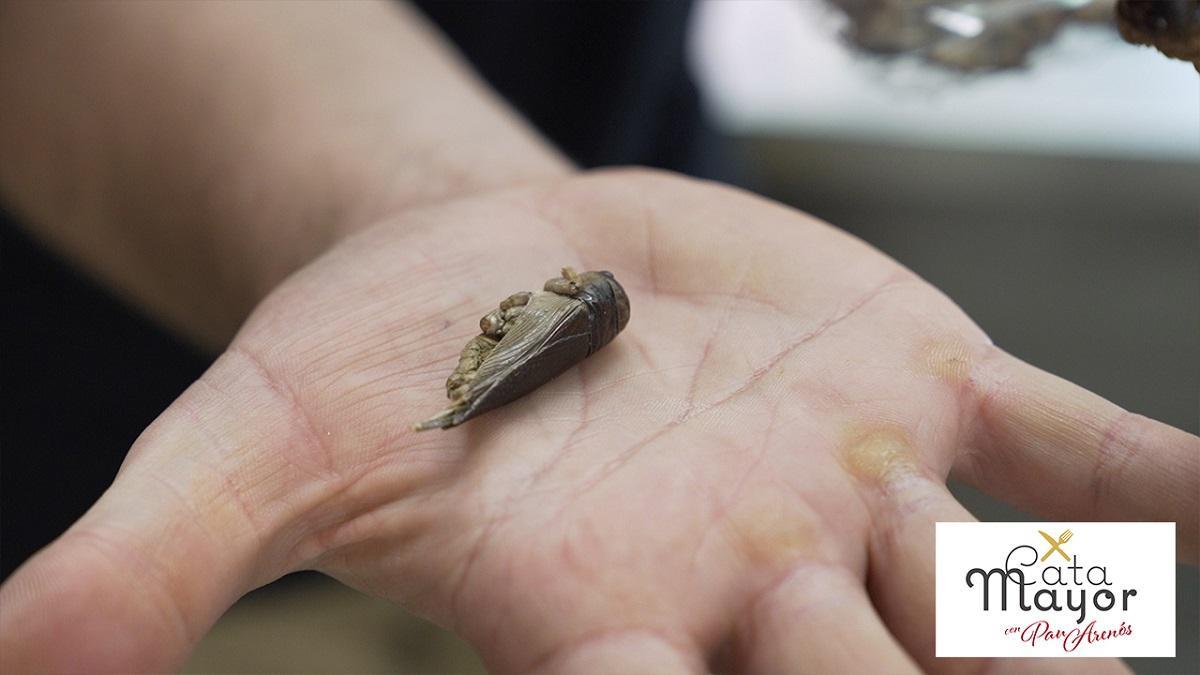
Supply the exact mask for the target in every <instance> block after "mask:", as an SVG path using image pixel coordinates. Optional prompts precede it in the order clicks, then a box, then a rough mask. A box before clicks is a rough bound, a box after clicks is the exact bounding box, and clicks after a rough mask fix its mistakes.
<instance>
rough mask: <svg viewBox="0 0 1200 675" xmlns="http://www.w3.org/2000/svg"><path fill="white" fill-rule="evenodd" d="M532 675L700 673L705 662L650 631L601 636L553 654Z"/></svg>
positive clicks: (694, 653) (688, 649)
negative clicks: (541, 674) (546, 674)
mask: <svg viewBox="0 0 1200 675" xmlns="http://www.w3.org/2000/svg"><path fill="white" fill-rule="evenodd" d="M530 672H531V673H534V674H540V673H555V674H559V673H561V674H563V675H574V674H576V673H577V674H578V675H591V674H592V673H612V674H613V675H624V674H626V673H628V674H633V673H661V674H662V675H672V674H674V673H680V674H683V673H702V672H706V669H705V668H704V661H703V660H702V658H701V657H700V655H699V653H698V652H697V651H696V650H695V649H694V648H692V647H685V646H682V645H676V644H673V643H672V642H670V641H668V640H667V639H666V638H664V637H662V636H659V635H655V634H653V633H649V632H642V631H630V632H624V631H622V632H615V633H611V632H610V633H602V634H600V635H599V636H597V637H594V638H591V639H588V640H585V641H583V642H581V643H579V644H577V645H572V646H571V647H569V648H567V649H565V650H563V651H562V652H561V653H557V654H553V655H551V657H550V658H548V659H546V660H545V661H544V662H542V663H540V664H538V665H537V666H535V667H534V668H533V669H532V670H531V671H530Z"/></svg>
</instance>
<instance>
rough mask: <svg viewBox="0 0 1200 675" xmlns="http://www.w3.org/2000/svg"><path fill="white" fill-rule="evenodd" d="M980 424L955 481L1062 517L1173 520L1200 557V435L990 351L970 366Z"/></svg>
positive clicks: (1185, 544) (1186, 555)
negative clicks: (1177, 427)
mask: <svg viewBox="0 0 1200 675" xmlns="http://www.w3.org/2000/svg"><path fill="white" fill-rule="evenodd" d="M970 385H971V391H972V394H973V395H972V396H971V404H972V405H973V406H974V413H975V414H974V419H975V423H974V425H973V428H972V429H971V431H970V433H969V434H968V436H967V439H968V441H967V447H966V448H965V449H964V450H963V451H962V452H960V453H959V456H958V457H957V459H956V460H955V463H954V468H953V473H952V475H953V477H955V478H957V479H960V480H962V481H963V482H965V483H968V484H970V485H973V486H975V487H977V488H979V489H980V490H982V491H984V492H986V493H988V494H990V495H992V496H995V497H997V498H1000V499H1003V500H1005V501H1007V502H1009V503H1011V504H1013V505H1014V506H1017V507H1018V508H1022V509H1025V510H1028V511H1031V512H1033V513H1036V514H1038V515H1040V516H1043V517H1048V518H1052V519H1056V520H1092V521H1106V520H1114V521H1174V522H1176V523H1177V526H1176V531H1177V533H1178V542H1177V550H1178V555H1179V558H1180V559H1183V560H1190V561H1193V562H1194V561H1196V560H1197V558H1198V556H1200V438H1197V437H1196V436H1193V435H1192V434H1189V433H1187V432H1184V431H1181V430H1179V429H1176V428H1174V427H1172V426H1170V425H1167V424H1163V423H1162V422H1158V421H1155V420H1152V419H1149V418H1147V417H1143V416H1141V415H1137V414H1134V413H1131V412H1128V411H1126V410H1124V409H1122V408H1121V407H1120V406H1117V405H1116V404H1114V403H1110V402H1109V401H1107V400H1105V399H1104V398H1102V397H1100V396H1097V395H1096V394H1093V393H1091V392H1089V391H1088V390H1086V389H1084V388H1082V387H1080V386H1077V385H1075V384H1072V383H1070V382H1068V381H1066V380H1064V379H1062V378H1060V377H1057V376H1055V375H1051V374H1050V373H1047V372H1045V371H1043V370H1040V369H1038V368H1036V367H1034V366H1031V365H1029V364H1027V363H1025V362H1023V361H1021V360H1020V359H1017V358H1015V357H1013V356H1011V355H1009V354H1007V353H1005V352H1003V351H1001V350H999V349H995V348H990V349H989V350H988V351H987V352H986V353H985V354H984V355H983V356H982V358H980V359H979V360H978V362H977V363H975V364H974V365H973V366H972V367H971V375H970Z"/></svg>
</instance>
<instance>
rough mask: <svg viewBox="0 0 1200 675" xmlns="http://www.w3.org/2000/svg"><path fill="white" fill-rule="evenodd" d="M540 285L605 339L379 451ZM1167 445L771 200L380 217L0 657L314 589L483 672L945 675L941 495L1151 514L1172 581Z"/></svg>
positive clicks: (142, 654)
mask: <svg viewBox="0 0 1200 675" xmlns="http://www.w3.org/2000/svg"><path fill="white" fill-rule="evenodd" d="M563 264H574V265H575V266H576V267H578V268H581V269H583V268H586V269H601V268H603V269H610V270H612V271H613V272H614V273H615V275H616V277H617V279H619V280H620V281H621V283H622V284H623V285H624V287H625V289H626V290H627V291H628V292H629V295H630V299H631V303H632V319H631V321H630V323H629V326H628V327H627V328H626V330H625V331H624V332H623V333H622V334H621V335H620V336H619V337H618V338H617V339H616V340H615V341H614V342H613V343H612V344H610V345H608V346H607V347H606V348H604V349H603V350H601V351H600V352H598V353H597V354H595V355H593V356H592V357H591V358H589V359H588V360H587V361H585V362H584V363H583V364H581V365H580V366H579V367H577V368H574V369H572V370H571V371H569V372H568V373H565V374H564V375H563V376H561V377H560V378H558V379H556V380H555V381H553V382H551V383H549V384H548V385H546V386H544V387H542V388H541V389H539V390H538V391H536V392H534V393H533V394H531V395H530V396H528V397H526V398H525V399H522V400H520V401H517V402H515V403H512V404H510V405H508V406H506V407H504V408H501V409H499V410H496V411H493V412H490V413H488V414H486V415H485V416H483V417H480V418H477V419H476V420H474V421H471V422H469V423H467V424H466V425H464V426H463V427H461V428H459V429H456V430H452V431H449V432H444V433H443V432H431V433H425V434H414V433H413V432H411V431H410V430H409V424H410V423H411V422H413V421H416V420H417V419H420V418H422V417H423V416H425V415H426V414H427V413H429V412H431V411H432V410H435V409H437V408H438V407H439V406H440V404H441V403H442V402H443V401H442V396H443V388H442V383H443V381H444V379H445V377H446V375H447V374H448V373H449V371H450V369H451V368H452V366H453V362H454V360H455V359H456V358H457V355H458V350H459V348H460V347H461V346H462V344H463V343H464V342H465V341H466V340H467V339H468V338H469V337H470V336H471V335H473V334H474V333H475V332H476V328H475V323H476V322H477V321H478V318H479V316H481V315H482V314H483V313H485V312H486V311H488V310H489V309H490V308H491V307H493V306H494V305H495V303H496V302H497V301H498V300H500V299H502V298H503V297H505V296H506V295H508V294H509V293H512V292H515V291H519V290H527V289H530V288H536V287H538V286H540V284H541V282H542V281H543V280H544V278H547V277H549V276H553V275H554V274H555V272H556V270H557V269H558V267H559V266H561V265H563ZM1198 446H1200V442H1198V440H1197V439H1196V438H1195V437H1192V436H1190V435H1188V434H1185V433H1183V432H1180V431H1177V430H1174V429H1171V428H1169V427H1166V426H1164V425H1161V424H1158V423H1155V422H1152V421H1149V420H1146V419H1144V418H1140V417H1137V416H1133V415H1130V414H1127V413H1124V412H1123V411H1121V410H1120V409H1118V408H1117V407H1116V406H1113V405H1112V404H1109V403H1107V402H1105V401H1103V400H1102V399H1100V398H1098V397H1096V396H1094V395H1091V394H1088V393H1087V392H1084V391H1082V390H1080V389H1079V388H1077V387H1074V386H1073V385H1070V384H1068V383H1065V382H1063V381H1061V380H1058V379H1057V378H1054V377H1052V376H1050V375H1047V374H1045V373H1042V372H1040V371H1038V370H1036V369H1034V368H1032V367H1030V366H1027V365H1025V364H1022V363H1020V362H1019V361H1017V360H1015V359H1013V358H1012V357H1009V356H1007V355H1005V354H1003V353H1002V352H1000V351H998V350H996V349H995V348H993V347H991V346H990V345H989V344H988V341H987V339H986V337H985V336H984V335H983V334H982V332H981V331H980V330H979V329H978V328H977V327H975V326H974V325H973V324H972V323H971V322H970V320H969V319H967V318H966V317H965V316H964V315H963V314H962V313H961V311H959V310H958V309H957V308H956V307H955V306H954V305H953V303H951V302H950V301H949V300H947V299H946V298H945V297H944V296H942V295H941V294H940V293H938V292H937V291H936V290H935V289H933V288H932V287H931V286H929V285H928V284H925V283H924V282H922V281H921V280H920V279H918V278H917V277H915V276H914V275H912V274H911V273H909V272H907V271H906V270H904V269H903V268H901V267H900V266H898V265H897V264H896V263H894V262H893V261H891V260H889V259H887V258H886V257H885V256H883V255H881V254H879V253H878V252H876V251H874V250H872V249H870V248H869V247H867V246H865V245H864V244H862V243H861V242H858V241H856V240H854V239H852V238H851V237H848V236H847V235H845V234H843V233H840V232H838V231H837V230H834V229H832V228H829V227H828V226H825V225H823V224H821V223H819V222H816V221H814V220H813V219H811V218H807V217H805V216H803V215H801V214H798V213H796V212H794V211H791V210H789V209H786V208H783V207H780V206H778V205H775V204H772V203H770V202H767V201H765V200H762V199H758V198H755V197H752V196H748V195H745V194H744V193H740V192H737V191H734V190H731V189H729V188H724V187H720V186H715V185H711V184H703V183H696V182H693V181H688V180H683V179H678V178H673V177H668V176H664V175H659V174H646V173H641V172H632V173H630V172H616V173H608V174H599V175H593V176H587V177H582V178H573V179H567V180H563V181H553V182H548V183H539V184H536V185H531V186H528V187H525V188H519V189H513V190H508V191H503V192H492V193H488V194H484V195H479V196H476V197H472V198H467V199H462V200H458V201H454V202H448V203H445V204H442V205H438V206H433V207H428V208H423V209H420V210H413V211H409V212H407V213H405V214H404V215H403V216H400V217H398V218H395V219H392V220H389V221H385V222H383V223H380V224H379V225H377V226H375V227H373V228H371V229H369V230H366V231H364V232H362V233H360V234H359V235H357V236H354V237H352V238H351V239H348V240H346V241H344V242H343V243H342V244H340V245H339V246H337V247H336V248H335V249H333V250H332V251H330V252H329V253H328V254H326V255H325V256H323V257H322V258H320V259H318V260H317V261H315V262H313V263H312V264H310V265H309V266H308V267H307V268H305V269H304V270H302V271H301V272H299V273H298V274H296V275H294V276H293V277H292V278H290V279H289V280H288V281H286V282H285V283H284V284H283V285H282V286H280V287H279V288H278V289H277V290H276V291H275V292H274V293H273V294H272V295H271V296H270V297H269V298H268V299H267V300H266V301H264V302H263V303H262V304H261V305H260V306H259V308H258V309H257V310H256V312H255V313H254V315H253V316H252V317H251V318H250V320H249V321H248V322H247V323H246V325H245V326H244V328H243V329H242V331H241V332H240V333H239V335H238V336H237V338H236V339H235V340H234V342H233V344H232V345H231V346H230V348H229V349H228V351H227V352H226V354H225V355H223V356H222V357H221V358H220V359H219V360H218V361H217V362H216V363H215V364H214V366H213V367H212V369H211V370H210V371H209V372H208V373H206V374H205V376H204V377H203V378H202V379H201V380H200V381H199V382H197V383H196V384H195V385H194V386H193V387H191V388H189V390H188V391H187V392H185V394H184V395H183V396H181V398H180V399H179V400H178V401H177V402H176V403H175V404H174V405H172V406H171V408H170V409H168V410H167V411H166V412H165V413H164V414H163V415H162V417H160V419H159V420H157V421H156V422H155V423H154V425H152V426H151V427H150V428H149V429H147V431H146V432H145V433H144V434H143V436H142V437H141V438H140V439H139V440H138V442H137V443H136V444H135V446H134V448H133V449H132V450H131V452H130V455H129V457H128V459H127V460H126V463H125V465H124V466H123V467H122V470H121V472H120V474H119V475H118V477H117V480H116V482H115V483H114V485H113V487H112V488H111V489H110V490H109V491H108V492H107V493H106V494H105V496H104V497H103V498H102V499H101V501H100V502H99V503H98V504H97V505H96V506H95V507H94V508H93V509H92V510H91V511H89V513H88V514H87V515H86V516H85V517H84V518H83V519H81V520H80V522H79V523H77V524H76V525H75V526H74V527H73V528H72V529H71V530H70V531H69V532H68V533H67V534H65V535H64V536H63V537H62V538H61V539H60V540H59V541H58V542H56V543H55V544H54V545H52V546H51V547H49V548H48V549H46V550H45V551H43V552H42V553H40V554H39V555H38V556H37V557H35V558H34V559H33V560H32V561H30V563H28V564H27V565H26V566H25V567H24V568H23V569H22V570H20V571H19V572H17V573H16V574H15V575H14V576H13V578H12V579H10V580H9V582H8V583H7V584H6V585H5V586H4V587H3V589H2V590H0V661H2V663H0V665H2V666H3V668H4V669H5V670H8V669H13V670H26V669H39V670H78V669H89V670H93V669H111V670H130V669H150V670H160V669H164V668H170V667H172V666H175V665H178V664H179V663H180V661H181V660H182V659H183V658H184V656H186V653H187V651H188V649H189V648H190V647H191V645H192V644H194V642H195V641H196V640H197V639H199V637H200V636H201V635H202V634H203V633H204V632H205V631H206V630H207V628H208V627H209V626H210V625H211V623H212V622H213V621H215V620H216V618H217V617H218V616H219V615H220V613H221V612H222V611H224V610H225V609H226V608H227V607H228V606H229V605H230V604H231V603H232V602H233V601H234V600H235V599H236V598H237V597H238V596H239V595H241V594H242V593H244V592H245V591H247V590H249V589H251V588H253V587H255V586H257V585H261V584H263V583H266V582H267V581H270V580H271V579H273V578H275V577H277V576H279V575H281V574H284V573H287V572H289V571H292V570H296V569H305V568H312V569H318V570H321V571H323V572H326V573H328V574H330V575H332V576H335V577H337V578H339V579H341V580H343V581H344V582H346V583H348V584H350V585H351V586H354V587H356V588H359V589H361V590H364V591H366V592H369V593H373V594H376V595H381V596H384V597H387V598H390V599H392V600H395V601H397V602H399V603H400V604H402V605H404V606H406V607H408V608H410V609H413V610H414V611H417V612H418V613H420V614H422V615H424V616H427V617H429V618H431V619H433V620H435V621H437V622H438V623H441V624H443V625H446V626H449V627H451V628H453V629H454V630H455V631H457V632H459V633H460V634H461V635H463V636H464V637H465V638H467V639H468V640H470V641H471V642H472V643H473V644H474V645H475V646H476V647H477V648H478V649H479V650H480V652H481V654H482V655H483V657H484V659H485V661H486V662H487V663H488V665H489V666H490V667H491V668H493V669H495V670H499V671H522V672H524V671H539V670H541V671H547V672H617V671H622V670H626V671H628V670H636V671H653V672H675V671H697V670H702V669H704V668H705V667H706V666H716V667H721V668H726V669H732V670H738V671H743V670H744V671H748V672H794V671H813V672H825V671H839V672H841V671H850V672H855V671H863V670H869V671H883V672H909V671H914V670H915V669H916V668H917V667H918V665H919V666H920V667H923V668H926V669H930V670H935V671H955V670H961V669H972V668H976V667H977V665H978V664H974V663H972V662H971V661H969V660H961V659H955V660H943V661H937V660H935V659H934V657H933V637H932V636H933V587H932V584H933V571H932V564H931V561H932V551H933V523H934V522H935V521H938V520H963V519H968V518H970V515H969V514H968V513H967V512H966V511H965V510H964V509H963V508H962V507H961V506H960V505H959V504H957V502H955V501H954V499H953V498H952V497H951V496H950V494H949V493H948V492H947V490H946V488H945V479H946V477H947V475H948V474H950V473H951V472H956V473H957V474H958V475H959V476H961V477H963V478H964V479H966V480H969V481H971V482H974V483H976V484H978V485H980V486H981V487H984V488H985V489H987V488H991V489H992V491H994V492H996V493H997V494H998V495H999V496H1001V497H1007V498H1010V499H1012V500H1014V501H1016V502H1017V504H1018V505H1019V506H1024V507H1026V508H1031V509H1034V510H1040V511H1043V512H1048V513H1047V515H1050V516H1053V517H1056V518H1063V519H1101V520H1103V519H1143V520H1178V521H1180V542H1179V548H1180V551H1181V554H1183V555H1185V556H1186V557H1188V558H1189V559H1194V558H1195V555H1196V543H1197V542H1196V532H1197V522H1196V519H1197V516H1196V514H1197V511H1198V509H1197V505H1196V493H1197V490H1196V487H1197V483H1198V482H1200V478H1198V471H1197V458H1198V457H1200V454H1198ZM1118 475H1119V477H1120V480H1116V479H1115V478H1116V477H1117V476H1118ZM1030 476H1039V477H1040V478H1041V480H1043V481H1050V482H1053V483H1055V484H1057V485H1058V486H1059V487H1060V491H1059V492H1058V494H1057V495H1056V497H1055V501H1054V502H1039V501H1038V500H1039V499H1046V497H1043V496H1041V495H1042V494H1044V493H1042V492H1040V491H1037V490H1034V489H1033V488H1032V487H1030V486H1029V482H1030V481H1029V477H1030ZM1081 477H1083V480H1081V479H1080V478H1081ZM64 645H65V646H66V647H65V648H64ZM1080 665H1081V664H1080V663H1079V662H1072V661H1065V660H1051V661H1050V662H1031V661H1028V660H1019V661H1013V662H1010V663H1005V664H1004V665H1003V667H1002V669H1009V670H1018V671H1019V670H1037V671H1038V672H1044V671H1048V670H1055V669H1060V670H1070V669H1073V668H1078V667H1079V666H1080ZM1098 667H1100V666H1099V665H1098V664H1096V663H1090V664H1089V665H1088V668H1089V670H1095V669H1096V668H1098ZM1105 667H1109V668H1113V669H1119V668H1120V666H1119V664H1117V663H1115V662H1105Z"/></svg>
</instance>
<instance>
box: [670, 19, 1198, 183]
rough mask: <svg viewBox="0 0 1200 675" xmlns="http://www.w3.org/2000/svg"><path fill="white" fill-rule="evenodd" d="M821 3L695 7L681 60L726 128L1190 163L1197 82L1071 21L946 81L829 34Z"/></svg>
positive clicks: (1147, 52) (1194, 156) (1184, 70)
mask: <svg viewBox="0 0 1200 675" xmlns="http://www.w3.org/2000/svg"><path fill="white" fill-rule="evenodd" d="M844 21H845V19H844V17H843V16H842V15H841V14H840V12H838V11H837V10H836V9H833V8H831V7H830V6H828V5H827V4H826V3H825V2H824V0H790V1H789V0H738V1H731V0H725V1H722V0H704V1H702V2H700V3H699V4H698V5H697V7H696V14H695V15H694V22H695V23H694V25H693V33H692V45H691V52H692V53H691V58H692V63H693V66H694V68H695V69H696V75H697V79H698V80H699V82H700V85H701V87H702V88H703V89H704V90H705V93H706V95H707V98H708V100H709V106H710V108H711V112H713V113H714V114H715V116H716V118H717V120H718V122H719V123H720V124H721V125H722V126H723V127H724V128H726V129H728V130H730V131H733V132H753V131H757V132H772V133H790V134H796V135H801V136H813V137H832V138H844V139H851V140H867V141H883V142H897V143H905V144H914V145H925V146H935V147H951V148H969V149H981V150H996V149H1000V150H1011V151H1015V152H1034V153H1039V154H1041V153H1048V154H1064V155H1084V156H1119V157H1141V158H1162V159H1185V160H1195V161H1197V162H1200V75H1197V73H1196V71H1195V70H1194V69H1193V67H1192V66H1191V64H1188V63H1184V62H1182V61H1173V60H1170V59H1167V58H1166V57H1164V56H1162V55H1161V54H1159V53H1158V52H1156V51H1154V50H1152V49H1150V48H1147V47H1137V46H1133V45H1129V44H1125V43H1124V42H1122V41H1121V39H1120V37H1119V36H1118V35H1117V34H1116V31H1115V29H1113V28H1110V27H1107V26H1086V25H1073V26H1069V27H1067V28H1066V29H1065V30H1063V31H1062V32H1060V33H1059V34H1058V35H1057V36H1056V38H1055V39H1054V40H1053V41H1052V42H1051V43H1050V44H1048V45H1045V46H1042V47H1040V48H1038V49H1037V51H1035V52H1034V53H1033V54H1032V58H1031V63H1030V67H1029V68H1028V69H1025V70H1020V71H1011V72H1003V73H992V74H983V75H957V74H953V73H948V72H945V71H941V70H939V69H935V68H931V67H929V66H926V65H924V64H920V63H916V62H914V61H913V60H903V59H902V60H896V61H885V60H881V59H877V58H873V57H870V56H868V55H865V54H862V53H859V52H857V51H855V50H853V49H852V48H851V47H849V46H847V45H845V44H844V43H843V41H842V40H841V38H840V32H841V29H842V26H843V24H844Z"/></svg>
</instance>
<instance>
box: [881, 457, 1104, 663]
mask: <svg viewBox="0 0 1200 675" xmlns="http://www.w3.org/2000/svg"><path fill="white" fill-rule="evenodd" d="M898 452H900V451H899V450H898ZM876 478H877V482H875V484H874V485H872V486H870V488H871V496H870V497H869V498H870V499H871V500H872V502H873V509H872V511H873V514H874V515H873V519H872V527H871V536H870V542H869V547H870V548H869V551H870V561H871V562H870V571H869V574H868V581H867V583H868V589H869V591H870V594H871V598H872V599H873V600H874V601H875V606H876V608H877V609H878V611H879V614H880V616H881V617H882V618H883V620H884V622H885V623H886V624H887V625H888V627H889V628H890V629H891V631H892V633H893V634H894V635H895V636H896V638H897V639H898V640H899V641H900V643H901V644H902V645H904V647H905V648H906V649H907V650H908V653H909V654H911V655H912V656H913V658H915V659H916V660H917V662H918V663H920V664H921V667H922V668H924V669H925V670H927V671H929V672H935V673H962V672H981V671H982V670H985V669H986V670H987V672H998V673H1069V672H1089V673H1092V672H1095V673H1105V672H1114V673H1116V672H1126V671H1125V669H1124V667H1123V666H1122V665H1121V663H1120V661H1116V660H1111V659H1108V660H1106V659H1087V661H1088V663H1087V664H1086V666H1085V665H1081V664H1080V663H1079V662H1077V660H1075V659H1029V658H1012V659H989V660H988V662H987V663H985V662H984V661H985V660H984V659H967V658H954V659H949V658H942V659H939V658H936V657H935V653H936V651H935V644H934V632H935V626H936V624H935V623H934V621H935V596H934V592H935V591H934V529H935V524H936V523H937V522H939V521H942V522H959V521H971V520H974V518H973V517H972V516H971V514H970V513H968V512H967V510H966V509H964V508H963V507H962V505H960V504H959V503H958V502H957V501H955V499H954V497H953V496H951V495H950V492H949V491H948V490H947V489H946V486H945V485H943V484H942V483H941V482H940V481H938V480H936V479H935V478H934V477H933V476H930V475H928V474H926V473H925V472H923V471H922V470H921V469H920V468H918V467H917V466H916V465H914V464H909V465H907V466H904V465H901V466H897V467H895V468H894V469H893V470H892V471H889V472H888V473H886V474H883V475H879V476H877V477H876Z"/></svg>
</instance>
